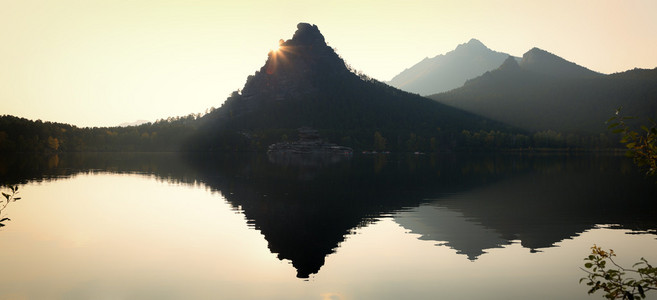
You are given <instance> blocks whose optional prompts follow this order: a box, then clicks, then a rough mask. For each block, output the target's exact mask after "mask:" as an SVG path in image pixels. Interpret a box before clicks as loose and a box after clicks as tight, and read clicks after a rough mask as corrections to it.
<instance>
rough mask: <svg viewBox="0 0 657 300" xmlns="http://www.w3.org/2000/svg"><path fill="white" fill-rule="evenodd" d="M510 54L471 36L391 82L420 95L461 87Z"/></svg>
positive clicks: (491, 68) (500, 62)
mask: <svg viewBox="0 0 657 300" xmlns="http://www.w3.org/2000/svg"><path fill="white" fill-rule="evenodd" d="M508 56H509V55H508V54H506V53H501V52H496V51H493V50H491V49H489V48H488V47H486V46H485V45H484V44H483V43H481V42H480V41H478V40H476V39H471V40H470V41H469V42H467V43H465V44H461V45H458V46H457V47H456V49H454V50H452V51H450V52H447V53H445V54H441V55H438V56H435V57H433V58H425V59H423V60H422V61H420V62H419V63H417V64H415V65H414V66H412V67H410V68H408V69H406V70H404V71H403V72H401V73H399V74H398V75H397V76H395V77H393V78H392V79H391V80H390V81H388V82H387V83H388V84H389V85H391V86H394V87H398V88H400V89H402V90H405V91H408V92H412V93H418V94H420V95H431V94H435V93H441V92H445V91H449V90H451V89H455V88H457V87H460V86H462V85H463V83H465V81H466V80H468V79H472V78H475V77H477V76H479V75H481V74H483V73H484V72H486V71H490V70H494V69H495V68H497V67H499V66H500V64H502V62H503V61H504V59H506V58H507V57H508Z"/></svg>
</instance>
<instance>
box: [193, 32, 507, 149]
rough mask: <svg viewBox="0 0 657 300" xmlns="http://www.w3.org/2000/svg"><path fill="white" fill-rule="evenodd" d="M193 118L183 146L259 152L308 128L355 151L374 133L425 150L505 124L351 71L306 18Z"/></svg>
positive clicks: (394, 144)
mask: <svg viewBox="0 0 657 300" xmlns="http://www.w3.org/2000/svg"><path fill="white" fill-rule="evenodd" d="M201 122H202V125H201V128H199V130H198V131H197V134H196V136H195V137H193V138H192V139H190V141H189V142H188V143H187V150H195V151H213V150H233V151H234V150H258V149H260V150H261V149H265V148H266V147H267V145H270V144H272V143H276V142H279V141H281V140H285V139H288V138H289V139H293V138H294V136H296V129H297V128H300V127H304V126H308V127H312V128H314V129H317V130H319V132H320V135H321V136H323V137H325V138H326V139H329V140H330V141H332V142H335V143H338V144H341V145H343V146H348V147H352V148H356V149H373V148H374V137H375V134H376V133H379V134H380V136H381V138H382V139H379V140H380V141H382V143H379V148H384V149H387V150H394V151H419V150H422V151H426V150H430V148H431V149H432V150H437V149H450V148H453V147H455V146H458V145H454V141H455V138H454V137H455V135H458V134H460V133H461V132H462V131H463V130H464V129H466V130H476V131H478V130H507V129H508V128H507V127H505V126H502V125H501V124H499V123H496V122H492V121H490V120H487V119H485V118H482V117H479V116H476V115H474V114H472V113H467V112H464V111H462V110H460V109H455V108H451V107H449V106H447V105H443V104H440V103H437V102H435V101H432V100H429V99H426V98H423V97H420V96H418V95H414V94H410V93H407V92H404V91H401V90H399V89H396V88H393V87H390V86H388V85H386V84H383V83H381V82H378V81H375V80H372V79H369V78H367V77H365V76H358V75H356V74H354V73H352V72H351V71H350V70H349V69H348V68H347V67H346V65H345V62H344V61H343V60H342V59H341V58H340V57H339V56H338V55H337V54H336V53H335V51H334V50H333V49H332V48H331V47H329V46H327V44H326V42H325V40H324V36H323V35H322V34H321V33H320V31H319V29H318V28H317V26H315V25H310V24H306V23H301V24H299V25H298V26H297V31H296V32H295V33H294V36H293V37H292V39H289V40H287V41H282V40H281V42H280V48H279V49H278V50H276V51H271V52H270V53H269V55H268V59H267V61H266V63H265V65H264V66H263V67H262V68H261V69H260V70H259V71H257V72H256V73H255V75H252V76H249V77H248V78H247V82H246V84H245V85H244V88H243V89H242V90H241V92H233V94H232V95H231V96H230V97H229V98H228V99H227V100H226V101H225V102H224V104H223V105H222V106H221V107H220V108H218V109H216V110H215V111H213V112H212V113H210V114H208V115H206V116H204V117H203V118H202V120H201ZM382 145H385V146H384V147H381V146H382ZM381 150H383V149H381Z"/></svg>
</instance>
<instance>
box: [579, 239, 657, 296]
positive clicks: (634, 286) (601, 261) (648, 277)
mask: <svg viewBox="0 0 657 300" xmlns="http://www.w3.org/2000/svg"><path fill="white" fill-rule="evenodd" d="M615 256H616V254H615V253H614V250H609V252H607V251H604V250H602V249H601V248H600V247H598V246H596V245H593V247H591V254H590V255H589V256H588V257H586V258H584V261H586V262H585V263H584V268H583V269H582V270H583V271H584V272H586V273H587V274H588V275H587V276H586V277H583V278H581V279H580V280H579V282H580V283H582V282H586V285H587V286H589V287H590V289H589V291H588V293H589V294H593V293H595V292H597V291H600V290H601V291H603V292H604V293H605V294H604V295H603V297H604V298H606V299H627V300H633V299H646V292H648V291H651V290H657V268H655V267H653V266H652V265H650V264H649V263H648V261H647V260H645V259H644V258H641V261H639V262H638V263H636V264H634V266H633V268H636V269H626V268H623V267H621V266H619V265H618V264H616V262H615V261H614V259H613V257H615ZM628 273H632V274H636V275H638V276H639V278H628V277H627V276H626V275H627V274H628Z"/></svg>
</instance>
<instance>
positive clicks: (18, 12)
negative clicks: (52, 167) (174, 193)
mask: <svg viewBox="0 0 657 300" xmlns="http://www.w3.org/2000/svg"><path fill="white" fill-rule="evenodd" d="M656 13H657V1H654V0H624V1H621V0H592V1H579V0H568V1H562V0H556V1H555V0H551V1H526V0H522V1H512V0H508V1H506V0H499V1H495V0H481V1H467V0H460V1H422V0H406V1H387V0H376V1H369V0H362V1H353V0H348V1H342V0H337V1H328V0H323V1H313V0H300V1H296V0H295V1H285V0H281V1H250V0H240V1H216V0H215V1H203V0H104V1H100V0H57V1H52V0H20V1H19V0H0V45H1V46H0V115H5V114H9V115H14V116H18V117H23V118H27V119H31V120H36V119H40V120H43V121H52V122H60V123H68V124H72V125H76V126H79V127H96V126H98V127H101V126H116V125H118V124H120V123H123V122H134V121H137V120H147V121H156V120H158V119H162V118H167V117H172V116H184V115H188V114H190V113H203V112H205V111H206V110H207V109H209V108H211V107H220V106H221V104H222V103H223V101H224V100H225V99H226V97H227V96H228V95H229V94H230V93H231V92H232V91H235V90H237V89H241V88H242V87H243V86H244V83H245V82H246V78H247V76H248V75H253V74H254V73H255V71H256V70H259V69H260V67H261V66H262V65H263V64H264V63H265V61H266V59H267V53H268V52H269V50H270V49H273V48H275V47H276V45H278V40H279V39H285V40H287V39H290V38H291V37H292V35H293V34H294V31H295V30H296V25H297V24H298V23H299V22H306V23H311V24H316V25H317V26H318V27H319V29H320V31H321V32H322V34H323V35H324V37H325V39H326V41H327V43H328V44H329V46H331V47H333V48H335V49H336V51H337V53H338V54H339V55H340V56H341V57H342V58H344V59H345V61H346V62H347V63H348V64H349V65H351V67H352V68H354V69H356V70H360V71H362V72H364V73H365V74H367V75H369V76H370V77H373V78H376V79H378V80H381V81H386V80H390V79H391V78H392V77H393V76H395V75H396V74H398V73H400V72H401V71H403V70H404V69H406V68H409V67H411V66H412V65H414V64H416V63H417V62H419V61H420V60H422V59H423V58H425V57H434V56H436V55H439V54H444V53H446V52H448V51H451V50H453V49H454V48H456V46H457V45H459V44H462V43H466V42H467V41H469V40H470V39H471V38H476V39H478V40H480V41H481V42H483V43H484V44H485V45H486V46H488V47H489V48H491V49H493V50H495V51H500V52H506V53H509V54H511V55H514V56H522V54H523V53H525V52H527V51H528V50H529V49H531V48H533V47H538V48H541V49H544V50H547V51H549V52H552V53H554V54H556V55H558V56H561V57H563V58H565V59H566V60H569V61H572V62H575V63H577V64H579V65H582V66H585V67H587V68H589V69H592V70H594V71H598V72H602V73H615V72H622V71H625V70H629V69H633V68H650V69H652V68H655V67H657V18H656V17H655V14H656Z"/></svg>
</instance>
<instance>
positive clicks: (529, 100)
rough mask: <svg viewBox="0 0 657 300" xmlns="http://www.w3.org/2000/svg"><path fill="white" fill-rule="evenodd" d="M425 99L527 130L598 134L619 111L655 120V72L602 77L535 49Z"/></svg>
mask: <svg viewBox="0 0 657 300" xmlns="http://www.w3.org/2000/svg"><path fill="white" fill-rule="evenodd" d="M428 97H429V98H430V99H434V100H436V101H437V102H439V103H443V104H447V105H450V106H453V107H456V108H460V109H464V110H466V111H469V112H472V113H475V114H479V115H481V116H484V117H487V118H491V119H493V120H497V121H500V122H504V123H507V124H510V125H512V126H517V127H520V128H522V129H525V130H529V131H534V132H536V131H547V130H553V131H557V132H561V133H573V134H581V135H592V134H593V135H598V134H600V133H606V132H608V131H607V129H606V125H605V121H606V120H607V119H609V118H610V117H611V116H613V114H614V112H615V110H616V109H617V108H618V107H621V106H622V107H624V109H623V110H624V113H625V114H626V115H631V116H636V117H638V118H640V119H645V118H648V117H652V118H654V117H656V116H657V69H653V70H641V69H634V70H629V71H626V72H622V73H617V74H611V75H604V74H599V73H596V72H593V71H591V70H589V69H586V68H584V67H581V66H578V65H576V64H574V63H572V62H568V61H566V60H564V59H563V58H560V57H558V56H556V55H553V54H550V53H548V52H546V51H544V50H540V49H538V48H534V49H532V50H530V51H528V52H527V53H525V54H524V55H523V58H522V60H521V61H520V62H516V60H515V59H513V58H508V59H507V60H506V61H505V62H504V63H503V64H502V65H501V66H500V67H499V68H498V69H496V70H493V71H490V72H486V73H485V74H483V75H481V76H479V77H477V78H475V79H472V80H469V81H468V82H466V84H465V85H464V86H463V87H460V88H458V89H454V90H452V91H449V92H446V93H441V94H435V95H431V96H428Z"/></svg>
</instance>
